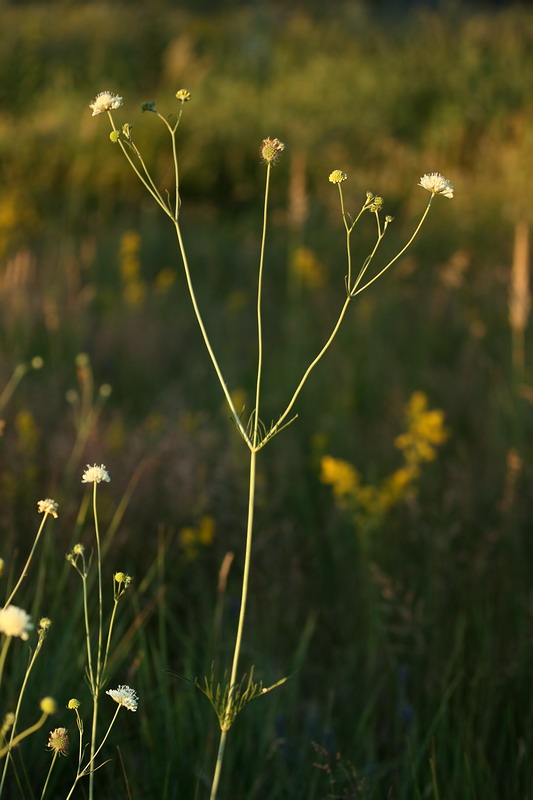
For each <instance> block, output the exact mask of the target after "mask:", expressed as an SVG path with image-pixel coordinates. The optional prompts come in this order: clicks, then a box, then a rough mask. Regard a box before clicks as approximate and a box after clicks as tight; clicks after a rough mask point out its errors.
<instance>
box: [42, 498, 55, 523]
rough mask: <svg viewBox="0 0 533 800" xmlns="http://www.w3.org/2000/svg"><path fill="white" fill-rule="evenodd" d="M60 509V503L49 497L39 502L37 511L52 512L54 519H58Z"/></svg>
mask: <svg viewBox="0 0 533 800" xmlns="http://www.w3.org/2000/svg"><path fill="white" fill-rule="evenodd" d="M58 510H59V504H58V503H56V501H55V500H52V499H51V498H50V497H48V498H47V499H46V500H39V501H38V503H37V511H38V512H39V514H51V515H52V516H53V517H54V519H57V512H58Z"/></svg>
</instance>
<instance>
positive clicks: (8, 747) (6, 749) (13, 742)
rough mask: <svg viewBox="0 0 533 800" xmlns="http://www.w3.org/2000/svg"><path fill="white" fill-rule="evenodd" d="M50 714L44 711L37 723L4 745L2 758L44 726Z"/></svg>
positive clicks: (1, 751)
mask: <svg viewBox="0 0 533 800" xmlns="http://www.w3.org/2000/svg"><path fill="white" fill-rule="evenodd" d="M48 716H49V715H48V714H47V713H46V712H45V711H43V713H42V714H41V716H40V717H39V719H38V720H37V722H36V723H35V725H31V726H30V727H29V728H26V730H25V731H22V733H19V734H18V736H15V738H14V739H11V740H10V742H9V744H8V745H6V746H5V747H3V748H2V749H1V750H0V758H3V756H5V755H6V754H7V756H9V755H10V753H11V750H12V749H13V748H14V747H16V746H17V745H18V744H19V742H21V741H22V740H23V739H25V738H26V737H27V736H31V734H32V733H35V731H38V730H39V728H42V727H43V725H44V723H45V722H46V720H47V719H48ZM7 761H8V759H7V758H6V763H5V766H4V776H3V777H2V786H0V796H1V795H2V788H3V785H4V777H5V770H6V767H7Z"/></svg>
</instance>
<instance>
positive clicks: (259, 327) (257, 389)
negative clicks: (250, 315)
mask: <svg viewBox="0 0 533 800" xmlns="http://www.w3.org/2000/svg"><path fill="white" fill-rule="evenodd" d="M271 168H272V166H271V164H270V162H269V163H268V164H267V171H266V184H265V202H264V206H263V233H262V236H261V253H260V256H259V276H258V280H257V380H256V384H255V411H254V427H253V438H252V444H253V446H254V447H257V439H258V432H259V400H260V397H261V373H262V369H263V322H262V316H261V300H262V294H263V265H264V262H265V242H266V231H267V217H268V192H269V188H270V170H271Z"/></svg>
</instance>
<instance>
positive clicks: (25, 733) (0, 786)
mask: <svg viewBox="0 0 533 800" xmlns="http://www.w3.org/2000/svg"><path fill="white" fill-rule="evenodd" d="M43 642H44V635H39V639H38V641H37V645H36V647H35V650H34V651H33V654H32V657H31V659H30V663H29V664H28V666H27V668H26V673H25V675H24V680H23V681H22V686H21V687H20V692H19V696H18V700H17V707H16V708H15V719H14V720H13V727H12V728H11V735H10V737H9V743H8V744H7V746H6V748H5V749H4V750H2V751H0V757H1V756H2V755H3V754H7V755H6V760H5V761H4V769H3V771H2V780H1V781H0V797H1V796H2V791H3V789H4V783H5V780H6V774H7V768H8V765H9V759H10V755H11V749H12V748H13V747H15V745H16V744H17V743H18V742H19V741H20V739H21V738H22V739H23V738H25V737H26V736H29V735H30V733H33V731H34V730H37V729H38V728H40V727H41V725H42V724H43V723H44V720H45V719H46V717H47V716H48V714H46V713H45V712H43V716H42V717H41V720H39V722H37V723H36V725H34V726H33V727H32V728H27V729H26V730H25V731H23V732H22V733H20V734H19V735H18V736H15V731H16V727H17V722H18V718H19V713H20V707H21V705H22V698H23V697H24V692H25V691H26V686H27V684H28V680H29V677H30V673H31V671H32V669H33V666H34V664H35V661H36V659H37V656H38V655H39V651H40V650H41V647H42V645H43Z"/></svg>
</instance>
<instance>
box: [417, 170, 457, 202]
mask: <svg viewBox="0 0 533 800" xmlns="http://www.w3.org/2000/svg"><path fill="white" fill-rule="evenodd" d="M418 185H419V186H421V187H422V188H423V189H427V191H428V192H431V194H442V195H443V197H453V186H452V185H451V183H450V181H447V180H446V178H445V177H444V175H441V174H440V172H430V173H428V174H426V175H422V177H421V178H420V183H419V184H418Z"/></svg>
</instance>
